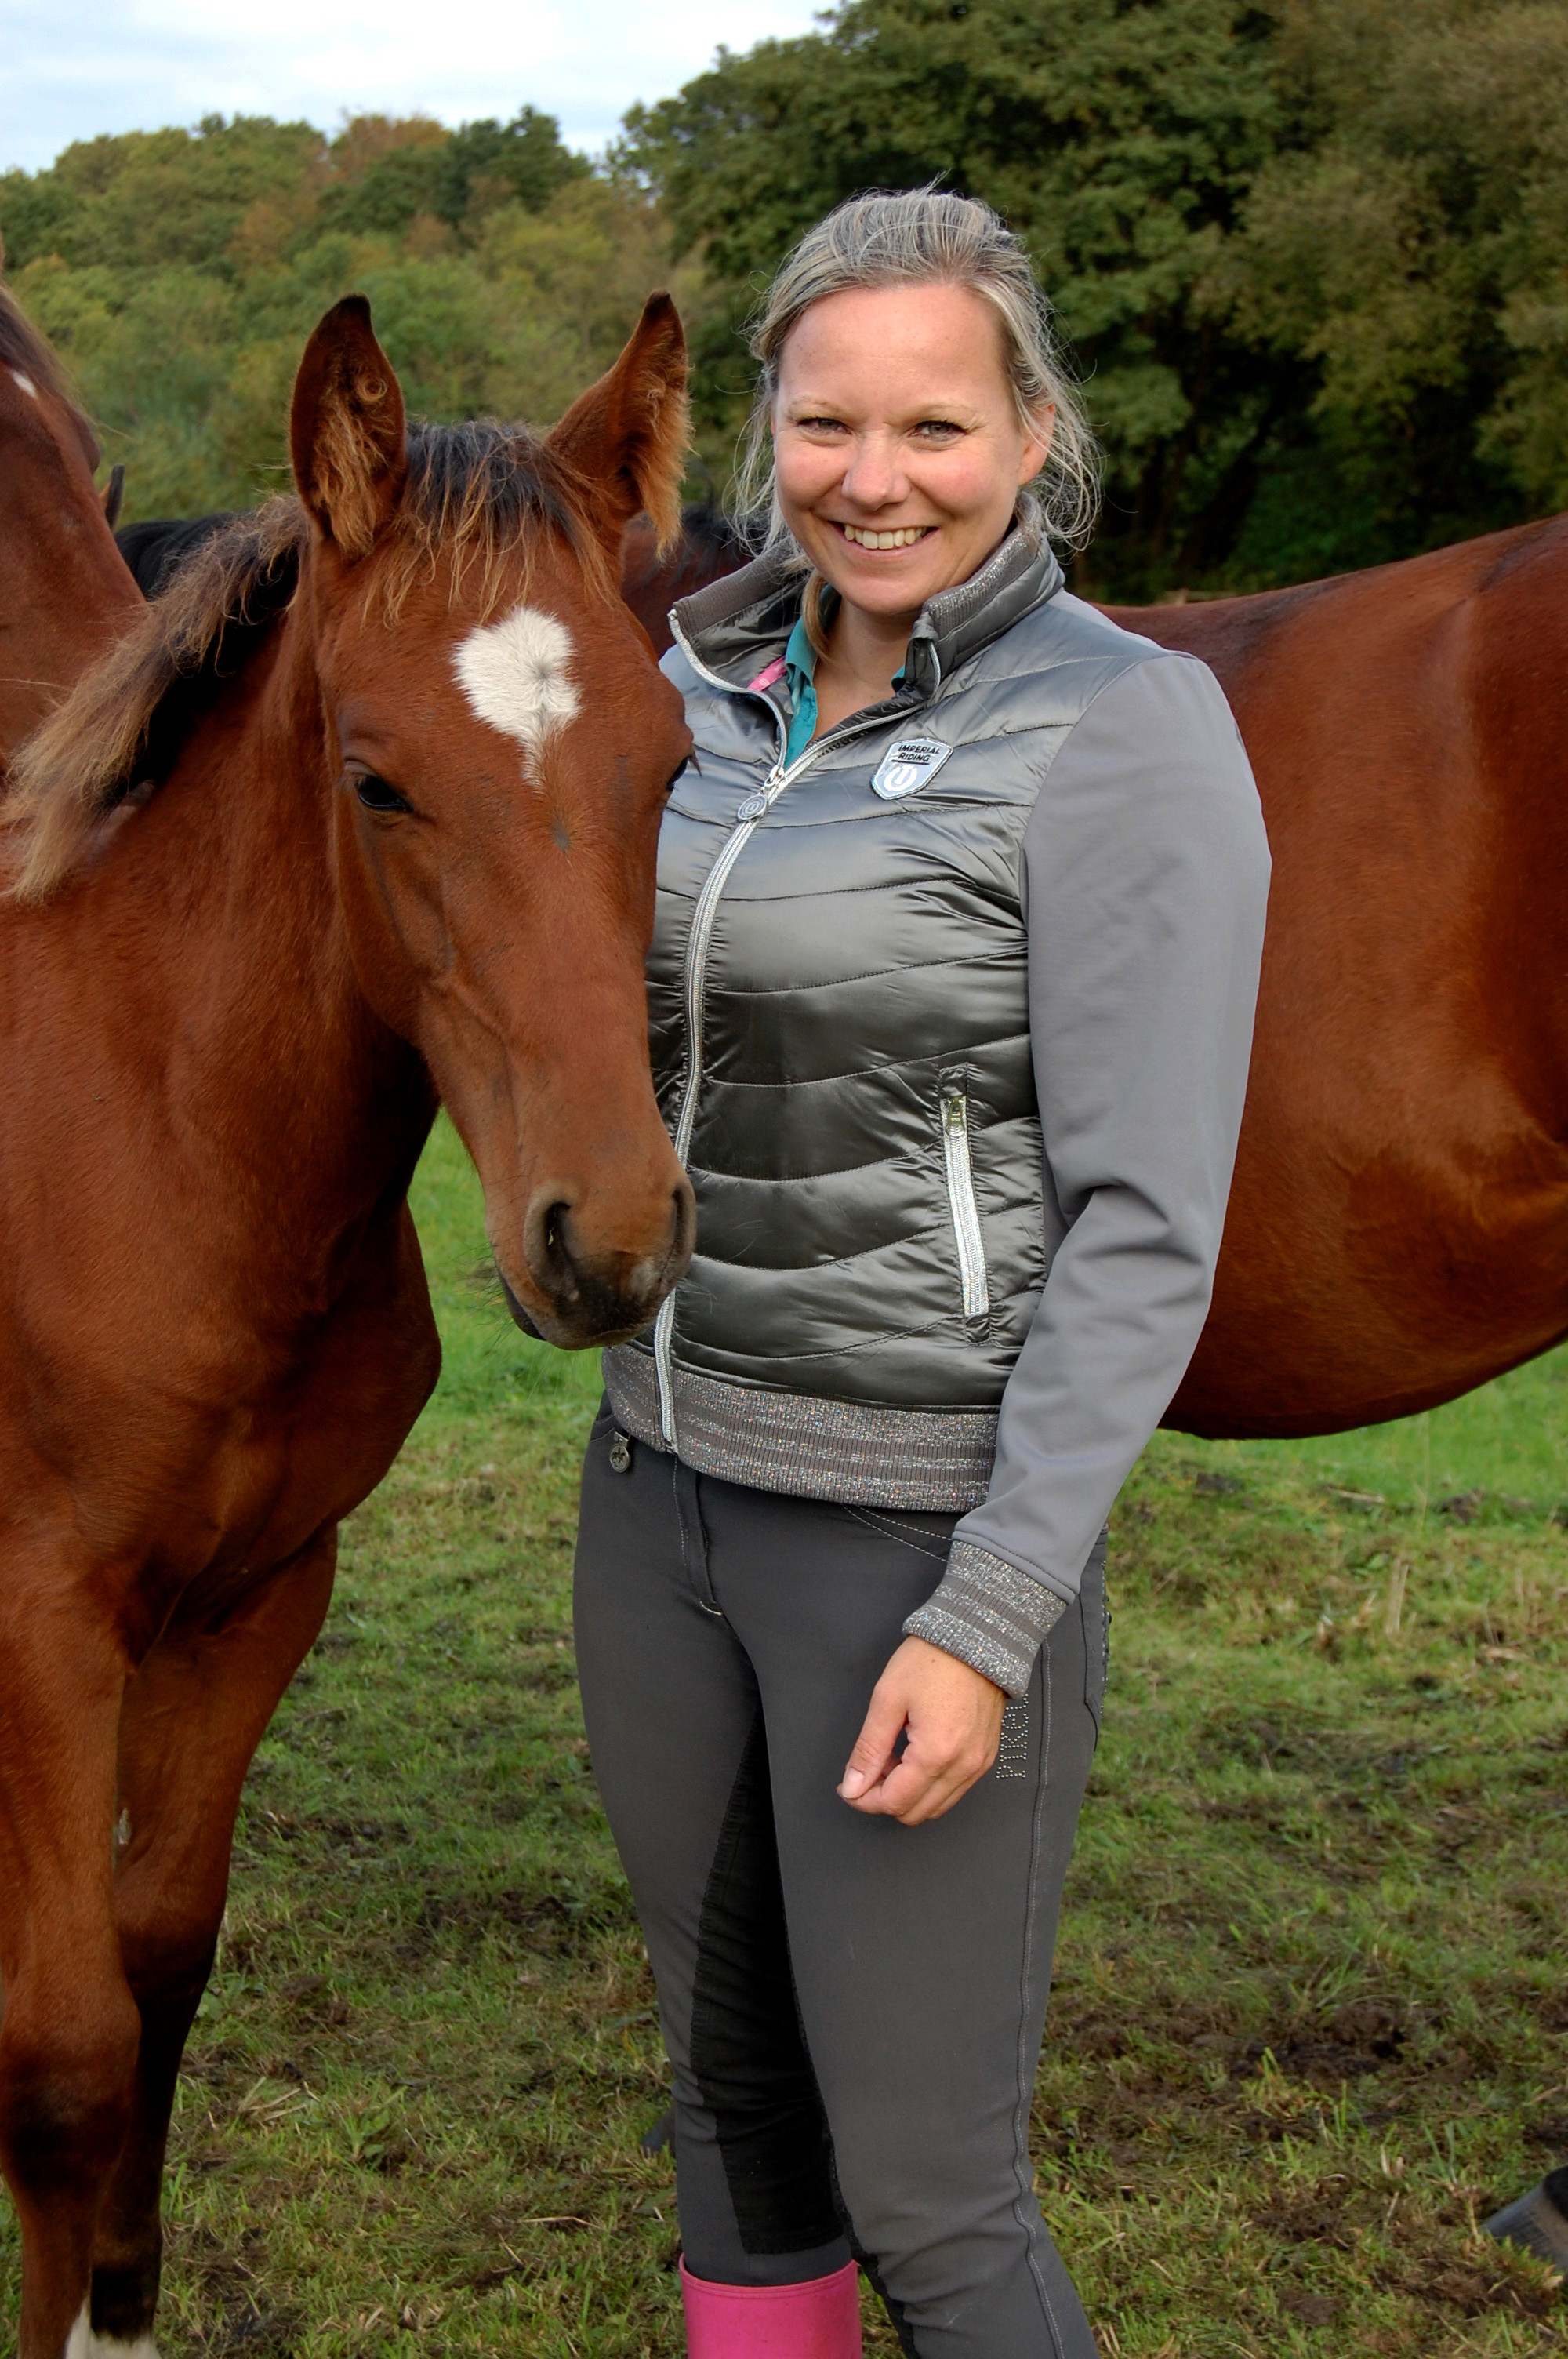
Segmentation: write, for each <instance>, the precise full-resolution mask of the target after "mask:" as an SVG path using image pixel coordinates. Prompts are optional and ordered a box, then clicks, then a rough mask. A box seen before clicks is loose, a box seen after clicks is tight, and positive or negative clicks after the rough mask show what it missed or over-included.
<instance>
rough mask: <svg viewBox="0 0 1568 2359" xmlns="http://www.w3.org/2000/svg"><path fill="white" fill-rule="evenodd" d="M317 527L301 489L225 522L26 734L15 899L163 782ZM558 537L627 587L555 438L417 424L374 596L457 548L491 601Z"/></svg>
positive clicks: (382, 606) (409, 581) (54, 874)
mask: <svg viewBox="0 0 1568 2359" xmlns="http://www.w3.org/2000/svg"><path fill="white" fill-rule="evenodd" d="M310 529H311V527H310V523H309V519H308V516H306V513H305V510H304V508H303V507H302V506H301V505H300V503H299V501H298V500H297V499H296V498H294V497H292V496H288V497H284V498H278V499H274V500H269V501H268V502H267V503H266V504H265V506H263V507H260V508H257V509H254V511H252V512H251V513H250V514H248V515H245V516H235V517H234V518H233V519H232V522H230V523H228V524H226V525H224V526H223V527H222V528H221V529H220V530H219V531H217V532H215V533H214V534H213V535H212V536H211V538H210V539H208V540H206V541H204V542H203V543H202V544H201V545H200V547H199V548H197V549H194V550H193V551H192V552H191V554H190V555H189V557H188V558H186V560H184V562H183V563H182V564H181V565H180V566H179V568H178V571H176V573H175V574H174V575H173V577H172V579H171V580H170V582H169V584H168V588H167V589H166V590H165V591H163V592H162V593H161V594H160V595H159V596H158V597H157V598H156V599H154V600H153V601H152V602H151V603H149V604H148V606H147V608H146V613H145V614H143V615H140V616H138V618H137V619H136V621H135V623H134V624H133V625H131V627H130V629H129V630H128V631H127V632H126V633H125V635H124V637H123V638H121V639H120V640H118V641H117V642H116V644H115V645H114V647H112V648H111V649H110V651H109V653H108V654H107V655H106V656H104V657H103V658H101V659H100V660H99V661H98V662H97V663H96V664H94V665H93V666H92V669H90V670H89V671H87V672H86V673H85V674H84V675H83V677H82V678H81V679H80V680H79V681H78V682H77V684H76V686H75V688H74V689H73V690H71V692H70V695H69V696H68V697H67V698H66V700H65V701H64V703H62V704H61V705H60V706H59V709H58V711H56V712H53V713H51V714H50V716H49V719H48V720H47V721H46V722H45V723H44V724H43V726H42V727H41V728H40V729H38V731H37V732H36V733H35V734H34V735H33V736H32V737H30V738H29V739H28V740H27V744H26V745H24V746H23V747H21V748H20V750H19V751H18V752H17V754H16V756H15V758H14V760H13V762H12V764H11V768H10V776H9V792H8V793H7V795H6V799H5V806H4V809H3V810H0V824H3V825H4V826H5V827H6V828H9V829H15V830H19V831H21V832H22V833H23V837H24V852H23V858H22V862H21V867H20V874H19V875H18V876H17V877H16V883H15V885H14V886H13V887H12V890H13V892H14V894H15V896H16V898H17V899H19V900H22V901H27V902H38V901H42V900H44V899H46V898H47V897H48V896H49V893H50V892H51V891H53V889H54V888H55V886H58V885H59V884H61V883H63V881H64V880H65V879H66V877H68V876H69V875H70V873H71V871H72V870H73V868H74V867H75V866H76V864H77V863H78V862H79V861H80V860H81V857H82V855H83V854H84V853H85V852H86V851H87V850H88V848H89V846H90V844H91V843H92V836H93V833H94V831H95V829H96V828H97V827H98V825H99V823H100V822H101V821H103V820H104V819H105V818H107V816H108V815H109V813H110V812H111V811H113V810H115V809H116V808H117V806H118V805H120V804H121V803H124V802H125V801H126V800H127V799H130V798H132V797H133V796H134V797H135V799H136V800H138V801H140V800H143V799H146V796H148V795H150V794H151V793H152V792H154V791H155V790H156V788H157V787H159V786H160V785H161V784H162V783H163V781H164V779H165V778H166V777H168V773H169V771H170V770H171V769H172V768H173V766H174V763H175V760H176V757H177V756H178V753H179V749H180V747H181V745H183V744H184V741H185V738H186V736H187V734H188V733H189V729H190V726H191V724H192V723H193V722H194V721H195V719H196V718H197V716H198V714H199V713H200V712H202V711H204V710H205V709H206V707H207V706H208V705H209V704H210V703H211V701H213V700H214V699H215V698H216V696H218V695H219V694H220V693H221V691H222V683H223V682H224V681H225V680H227V679H232V678H233V677H234V675H235V674H236V673H237V672H238V671H239V670H241V669H243V666H244V664H245V662H246V661H247V659H248V658H249V657H250V656H251V655H252V654H253V653H254V651H255V649H256V647H258V646H259V645H260V643H261V642H262V641H263V640H264V639H265V637H266V636H268V634H269V633H270V632H271V630H272V628H273V626H274V625H275V624H276V621H277V619H278V617H279V616H280V615H281V614H283V613H284V612H285V610H286V609H287V607H288V606H289V605H290V604H291V603H292V601H293V598H294V593H295V590H296V588H297V583H298V580H299V568H300V560H301V558H302V556H303V554H304V551H305V549H306V547H307V544H308V540H309V538H310ZM546 539H547V540H553V541H554V542H555V543H556V544H557V546H560V545H563V544H564V546H565V547H566V548H567V549H568V550H569V551H570V552H571V554H572V555H573V556H574V557H575V558H576V559H577V560H578V562H579V565H580V566H581V567H582V569H583V571H585V572H586V573H587V574H588V575H589V579H590V581H591V582H592V584H593V587H594V588H595V589H596V590H598V591H600V592H603V593H605V594H607V595H613V594H614V577H613V574H612V571H611V565H610V560H609V559H608V557H607V555H606V553H605V551H604V549H603V547H602V545H601V543H600V538H599V536H598V535H597V533H596V532H595V531H594V530H593V528H592V525H591V522H590V520H589V506H588V498H587V494H586V491H585V487H584V486H583V485H582V484H581V483H580V481H579V478H578V477H577V475H576V474H575V473H574V472H573V471H572V469H571V468H570V467H569V466H568V464H567V462H565V461H563V460H562V459H561V458H560V457H559V456H558V455H557V453H556V452H555V451H552V450H551V449H550V447H549V445H548V444H547V443H546V442H543V441H541V440H538V439H537V438H536V437H535V435H533V434H531V433H530V432H529V430H528V429H527V428H526V427H522V426H502V425H500V424H498V423H497V422H496V421H495V420H494V419H470V420H469V421H468V422H466V423H465V424H462V425H458V426H416V427H415V428H414V429H412V430H411V432H410V434H409V438H408V475H407V481H406V485H405V488H404V492H403V495H402V499H401V501H400V503H399V506H398V509H397V513H396V516H395V518H394V521H393V523H392V525H391V527H389V530H388V533H387V536H386V538H385V541H384V543H383V544H381V545H379V546H378V548H377V549H376V550H375V552H374V554H373V557H371V558H369V559H367V560H364V565H365V573H366V580H367V587H366V593H365V594H366V604H367V610H369V611H379V612H380V613H381V614H382V615H383V617H384V620H385V621H386V622H387V623H389V624H390V623H393V622H395V620H396V619H397V616H398V614H400V613H401V611H402V609H403V606H404V604H405V603H406V599H407V597H408V595H409V592H411V591H412V590H413V589H414V588H415V587H416V585H417V584H418V583H420V582H428V581H430V580H431V579H432V578H433V577H434V574H435V572H436V570H437V567H438V564H439V563H440V562H441V561H442V560H448V562H449V584H450V594H451V597H452V599H453V600H454V602H455V601H456V599H457V597H458V596H459V594H460V592H461V591H462V590H463V588H464V586H465V585H466V584H470V583H471V582H472V580H473V577H474V575H475V574H476V573H477V575H478V577H479V579H478V583H477V592H478V599H477V603H478V604H479V606H480V608H481V613H482V614H484V615H488V614H491V613H492V611H493V609H494V606H495V603H496V602H497V601H498V599H499V598H500V596H501V595H502V593H503V591H504V590H505V589H507V588H509V587H510V588H511V590H512V592H513V594H516V590H517V586H518V580H517V577H518V568H519V560H521V561H522V564H523V567H524V571H525V569H526V566H527V561H528V560H529V558H530V556H531V554H532V553H533V551H534V550H535V549H536V548H537V547H538V546H539V544H540V542H541V541H542V540H546Z"/></svg>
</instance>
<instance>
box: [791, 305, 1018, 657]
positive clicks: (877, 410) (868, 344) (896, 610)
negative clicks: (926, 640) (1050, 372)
mask: <svg viewBox="0 0 1568 2359" xmlns="http://www.w3.org/2000/svg"><path fill="white" fill-rule="evenodd" d="M1053 416H1054V413H1053V412H1047V413H1046V414H1045V416H1044V419H1043V420H1042V425H1041V429H1037V430H1036V431H1035V432H1034V433H1029V432H1026V431H1025V429H1023V427H1022V426H1021V425H1020V423H1019V419H1018V410H1017V407H1016V404H1015V402H1014V399H1013V394H1012V388H1011V386H1010V385H1009V383H1008V380H1007V375H1006V371H1005V369H1004V367H1003V364H1002V332H1001V323H1000V321H999V319H998V318H997V315H996V312H995V310H993V309H992V307H991V305H990V304H989V303H988V302H987V300H986V299H985V298H984V296H982V295H976V294H975V293H973V292H972V291H971V289H970V288H968V287H952V286H940V285H939V286H925V287H876V288H853V289H851V290H849V292H847V293H845V294H842V295H827V296H824V298H823V299H822V300H821V301H820V302H819V303H814V304H813V305H812V306H811V308H810V310H807V311H806V312H803V313H802V315H801V317H800V319H799V320H798V321H796V322H795V326H794V328H792V329H791V331H790V333H789V338H788V341H787V342H786V343H785V345H784V351H783V353H782V354H781V355H780V366H779V389H778V397H777V399H776V401H775V403H774V405H773V455H774V462H775V467H776V473H777V482H778V498H779V506H780V508H781V510H782V511H783V514H784V520H785V522H786V523H787V524H788V526H789V528H790V530H791V531H792V532H793V533H794V535H795V538H796V540H797V541H798V542H799V543H800V546H801V548H802V549H804V550H805V552H806V556H807V557H808V558H809V559H810V560H811V561H812V563H813V564H814V565H815V566H816V569H817V571H819V572H821V573H824V574H826V576H827V580H828V581H829V582H832V584H833V586H834V588H835V589H836V590H837V591H838V592H839V594H840V595H841V596H842V597H843V598H844V599H845V601H846V602H847V603H849V605H851V606H858V607H860V608H861V609H862V611H864V612H865V613H867V614H877V615H883V616H887V617H889V618H902V617H903V616H905V615H908V616H910V617H913V616H914V615H915V614H918V613H919V611H920V609H921V607H922V606H923V605H924V604H925V601H926V600H927V599H928V598H930V597H933V596H935V593H936V592H938V591H939V590H950V589H952V588H953V587H954V585H955V584H956V583H957V582H967V581H968V578H969V576H970V574H971V573H973V572H974V571H975V569H976V567H977V566H978V565H980V564H982V563H983V562H984V560H985V559H986V558H988V557H989V555H990V553H991V550H992V549H995V547H996V546H997V544H998V542H999V541H1000V539H1001V538H1002V536H1003V534H1004V533H1005V532H1006V531H1007V528H1008V526H1009V524H1010V522H1011V517H1012V511H1013V505H1014V502H1015V500H1016V499H1017V496H1018V492H1019V488H1020V486H1021V485H1022V484H1026V483H1028V481H1029V480H1030V478H1031V476H1032V475H1034V474H1035V473H1038V471H1039V468H1040V465H1041V462H1042V461H1043V460H1044V456H1045V452H1046V450H1047V449H1048V447H1049V444H1050V440H1051V419H1052V417H1053Z"/></svg>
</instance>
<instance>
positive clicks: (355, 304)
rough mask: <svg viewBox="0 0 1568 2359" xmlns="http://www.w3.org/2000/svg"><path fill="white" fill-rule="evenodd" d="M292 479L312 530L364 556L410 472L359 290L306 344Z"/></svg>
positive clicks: (297, 384) (292, 430)
mask: <svg viewBox="0 0 1568 2359" xmlns="http://www.w3.org/2000/svg"><path fill="white" fill-rule="evenodd" d="M288 450H289V456H290V457H291V459H292V460H293V462H294V480H295V482H296V483H297V484H298V486H299V496H300V498H301V499H302V500H303V501H304V503H305V506H306V507H307V509H308V512H309V515H310V516H311V519H312V521H313V522H314V524H315V526H316V528H317V530H318V531H319V533H321V534H323V535H324V536H325V538H327V539H328V540H331V541H335V542H336V543H337V546H338V547H339V548H340V549H341V550H342V552H343V555H344V556H345V557H348V558H355V557H363V556H364V555H365V554H366V552H367V551H368V550H369V549H371V548H372V546H373V543H374V541H375V538H376V536H377V535H378V534H379V533H380V532H381V531H382V530H383V528H384V527H385V526H386V525H387V524H388V523H389V522H390V521H391V517H392V514H393V510H394V509H395V507H396V506H397V503H398V500H399V498H400V496H401V495H402V491H403V484H404V479H405V477H406V474H407V473H408V438H407V433H406V427H405V423H404V417H403V392H402V388H401V387H400V386H399V385H398V382H397V379H396V377H395V375H393V371H392V364H391V362H390V361H389V360H388V359H387V357H386V354H385V353H384V352H383V351H382V349H381V346H380V345H379V344H378V343H377V342H376V340H375V332H374V330H373V328H372V326H371V323H370V305H369V304H368V303H367V302H366V300H365V299H364V297H363V296H362V295H345V296H344V298H343V299H342V301H341V303H334V304H333V306H332V308H331V310H330V311H329V312H328V313H327V315H326V317H325V319H324V320H322V321H321V322H320V324H319V327H318V328H317V330H316V332H315V334H314V335H313V336H312V337H311V339H310V342H308V344H307V345H306V347H305V357H304V359H303V360H302V361H301V362H300V364H299V374H298V375H297V377H296V378H295V380H294V406H293V408H292V409H291V411H290V413H289V419H288Z"/></svg>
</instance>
